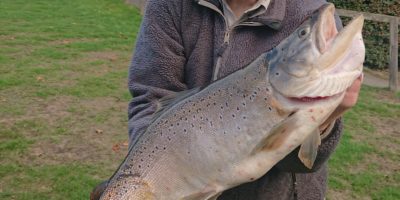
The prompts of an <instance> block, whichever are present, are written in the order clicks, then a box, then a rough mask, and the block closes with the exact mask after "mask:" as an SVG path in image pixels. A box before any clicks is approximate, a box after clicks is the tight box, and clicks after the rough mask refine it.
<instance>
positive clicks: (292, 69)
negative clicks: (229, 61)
mask: <svg viewBox="0 0 400 200" xmlns="http://www.w3.org/2000/svg"><path fill="white" fill-rule="evenodd" d="M363 21H364V19H363V17H362V16H358V17H355V18H354V19H353V20H352V21H351V22H350V23H349V25H348V26H346V27H345V28H344V29H343V30H341V31H340V32H338V31H337V29H336V26H335V19H334V6H333V5H332V4H329V5H327V6H324V7H323V8H322V9H321V10H320V11H318V13H316V14H314V15H313V16H312V17H310V18H309V19H307V20H306V21H305V22H304V23H303V24H302V25H301V26H299V27H298V29H297V30H296V31H294V32H293V33H292V34H291V35H290V36H289V37H288V38H287V39H285V40H284V41H283V42H282V43H280V44H279V45H278V46H276V47H275V48H274V49H273V50H271V51H269V52H266V53H265V54H263V55H261V56H260V57H259V58H258V59H256V60H255V61H254V62H252V63H251V64H249V65H248V66H246V67H245V68H243V69H241V70H239V71H237V72H234V73H233V74H231V75H229V76H227V77H225V78H223V79H221V80H218V81H216V82H214V83H211V84H210V85H209V86H207V87H205V88H203V89H201V90H196V89H195V90H191V91H188V92H184V94H180V97H177V98H175V99H174V100H166V99H164V100H163V101H160V109H161V110H162V111H159V112H158V113H156V114H155V117H154V120H153V122H152V123H151V125H150V126H149V127H148V128H147V130H146V132H145V133H144V134H142V135H141V136H140V137H139V139H138V140H137V141H136V142H135V143H134V144H133V145H132V146H131V148H130V150H129V153H128V155H127V156H126V158H125V160H124V161H123V163H122V164H121V165H120V167H119V169H118V170H117V171H116V172H115V174H114V175H113V176H112V177H111V179H110V181H109V184H108V186H107V188H106V189H105V191H104V192H103V194H102V196H101V199H102V200H206V199H216V198H217V197H218V196H219V194H220V193H221V192H222V191H224V190H227V189H229V188H232V187H234V186H237V185H239V184H242V183H245V182H249V181H253V180H255V179H257V178H259V177H261V176H262V175H264V174H265V173H266V172H267V171H268V170H269V169H271V167H273V166H274V165H275V164H276V163H277V162H278V161H280V160H281V159H282V158H284V157H285V156H286V155H287V154H289V153H290V152H291V151H293V150H294V149H295V148H296V147H298V146H300V145H301V148H300V150H299V155H298V156H299V158H300V159H301V161H302V162H303V163H304V165H305V166H307V167H309V168H311V167H312V165H313V162H314V160H315V157H316V152H317V148H318V145H319V144H320V142H321V141H320V131H319V126H320V125H321V124H322V123H323V122H324V121H325V120H326V119H327V118H328V116H329V115H330V114H331V113H332V112H333V111H334V110H335V108H336V107H337V106H338V105H339V104H340V102H341V101H342V99H343V97H344V92H345V90H346V89H347V88H348V87H349V86H350V85H351V84H352V83H353V81H354V80H355V79H356V78H357V77H359V76H360V75H361V73H362V65H363V61H364V56H365V48H364V44H363V39H362V35H361V30H362V26H363ZM165 102H168V104H169V105H168V106H166V107H165V105H164V104H165Z"/></svg>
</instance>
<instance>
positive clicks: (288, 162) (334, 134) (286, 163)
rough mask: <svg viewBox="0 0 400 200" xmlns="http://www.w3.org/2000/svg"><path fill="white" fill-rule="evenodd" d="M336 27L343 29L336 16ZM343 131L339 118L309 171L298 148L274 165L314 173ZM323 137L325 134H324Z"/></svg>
mask: <svg viewBox="0 0 400 200" xmlns="http://www.w3.org/2000/svg"><path fill="white" fill-rule="evenodd" d="M335 18H336V27H337V29H338V30H341V29H343V25H342V22H341V20H340V18H339V16H338V15H337V14H335ZM342 131H343V120H342V119H341V118H340V119H338V120H336V122H335V124H334V125H333V128H332V129H331V130H330V133H329V134H327V135H326V136H325V137H324V138H323V139H322V141H321V145H320V146H319V148H318V152H317V158H316V159H315V162H314V165H313V167H312V168H311V169H308V168H307V167H306V166H305V165H304V164H303V163H302V162H301V161H300V159H299V158H298V156H297V154H298V152H299V149H300V147H298V148H296V149H295V150H294V151H293V152H291V153H290V154H289V155H287V156H286V157H285V158H284V159H282V160H281V161H280V162H279V163H278V164H276V165H275V167H277V168H278V169H279V170H281V171H285V172H293V173H309V172H315V171H317V170H319V169H320V168H321V166H322V165H324V164H325V163H326V161H328V159H329V157H330V155H331V154H332V153H333V152H334V150H335V148H336V146H337V145H338V143H339V139H340V137H341V136H342ZM324 135H325V134H324Z"/></svg>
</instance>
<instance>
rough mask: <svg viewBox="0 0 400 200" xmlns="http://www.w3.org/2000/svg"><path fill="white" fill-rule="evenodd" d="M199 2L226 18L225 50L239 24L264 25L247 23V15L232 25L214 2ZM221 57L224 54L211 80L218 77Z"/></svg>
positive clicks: (218, 61) (216, 65)
mask: <svg viewBox="0 0 400 200" xmlns="http://www.w3.org/2000/svg"><path fill="white" fill-rule="evenodd" d="M197 3H198V4H199V5H202V6H204V7H207V8H209V9H211V10H214V11H216V12H217V13H218V14H220V15H221V17H222V18H223V19H224V22H225V33H224V43H223V44H222V45H223V46H224V47H223V48H224V51H225V50H226V48H228V45H229V41H230V36H231V33H232V31H233V30H234V29H235V28H236V27H238V26H259V25H262V24H257V23H246V22H244V21H246V20H247V19H248V17H245V18H243V17H242V19H241V20H239V21H237V22H235V23H234V24H233V25H232V26H231V27H230V26H229V24H228V21H227V20H226V18H225V16H224V14H223V13H222V12H221V10H220V9H219V8H218V7H217V6H215V5H214V4H212V3H210V2H208V1H206V0H199V1H197ZM221 58H222V54H220V55H218V58H217V63H216V64H215V66H214V68H213V73H212V77H211V78H212V80H211V81H215V80H217V78H218V74H219V70H220V68H221Z"/></svg>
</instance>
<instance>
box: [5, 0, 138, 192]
mask: <svg viewBox="0 0 400 200" xmlns="http://www.w3.org/2000/svg"><path fill="white" fill-rule="evenodd" d="M140 21H141V16H140V15H139V11H138V9H136V8H134V7H132V6H129V5H126V4H125V3H124V1H123V0H35V1H24V0H2V1H0V24H1V28H0V113H1V116H0V199H21V200H22V199H30V200H32V199H68V200H69V199H88V196H89V192H90V191H91V189H92V188H93V187H94V186H95V185H96V184H97V183H98V182H100V181H101V180H103V179H105V178H107V177H109V176H110V175H111V174H112V172H113V170H114V169H115V168H116V167H117V166H118V164H119V162H120V161H121V159H122V157H123V156H124V154H125V152H124V149H122V150H121V151H120V152H119V153H115V152H113V151H112V150H111V147H112V146H113V145H114V144H115V143H119V142H121V141H123V140H126V139H127V130H126V114H125V113H126V111H125V106H126V105H127V103H128V100H129V99H130V95H129V92H128V91H127V88H126V78H127V67H128V65H129V61H130V56H131V53H132V50H133V45H134V42H135V38H136V34H137V32H138V27H139V24H140ZM122 105H123V106H122ZM123 108H124V110H123ZM96 129H101V130H103V133H102V134H97V133H96V132H95V131H94V130H96ZM125 150H126V149H125ZM101 155H103V157H101Z"/></svg>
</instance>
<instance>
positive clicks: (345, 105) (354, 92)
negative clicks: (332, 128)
mask: <svg viewBox="0 0 400 200" xmlns="http://www.w3.org/2000/svg"><path fill="white" fill-rule="evenodd" d="M363 79H364V75H363V74H361V75H360V76H359V77H358V78H357V79H356V80H355V81H354V82H353V84H352V85H351V86H350V87H349V88H347V90H346V93H345V95H344V98H343V100H342V103H340V105H339V106H338V107H337V108H336V110H335V111H333V113H332V114H331V116H329V118H328V119H327V120H326V121H325V122H324V123H323V124H322V125H321V126H320V127H319V128H320V130H321V131H324V130H325V129H326V128H327V127H328V126H329V125H330V124H331V123H334V122H335V121H336V119H338V118H339V117H341V116H342V115H343V113H345V112H346V111H347V110H349V109H350V108H352V107H353V106H354V105H356V103H357V99H358V94H359V92H360V88H361V83H362V81H363Z"/></svg>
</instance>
